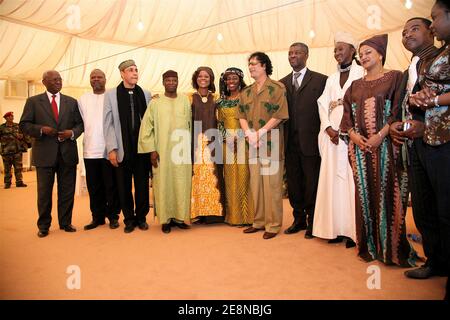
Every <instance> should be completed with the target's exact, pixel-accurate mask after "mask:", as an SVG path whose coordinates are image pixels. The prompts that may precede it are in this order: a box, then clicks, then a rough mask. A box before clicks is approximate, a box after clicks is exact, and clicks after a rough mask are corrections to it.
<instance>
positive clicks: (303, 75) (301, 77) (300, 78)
mask: <svg viewBox="0 0 450 320" xmlns="http://www.w3.org/2000/svg"><path fill="white" fill-rule="evenodd" d="M306 69H307V68H306V67H304V68H303V69H302V70H300V71H298V72H301V74H300V76H299V77H298V78H297V83H298V87H299V88H300V86H301V85H302V81H303V78H304V77H305V73H306ZM294 73H297V71H292V83H294V80H295V77H294Z"/></svg>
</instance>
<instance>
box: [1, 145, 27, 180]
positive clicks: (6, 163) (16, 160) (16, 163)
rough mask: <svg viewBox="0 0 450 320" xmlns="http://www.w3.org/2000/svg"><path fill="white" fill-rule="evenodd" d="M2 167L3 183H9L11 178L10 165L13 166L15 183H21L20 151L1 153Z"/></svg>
mask: <svg viewBox="0 0 450 320" xmlns="http://www.w3.org/2000/svg"><path fill="white" fill-rule="evenodd" d="M2 158H3V168H4V171H5V185H10V184H11V180H12V173H11V171H12V170H11V167H14V175H15V176H16V185H17V184H21V183H23V178H22V170H23V169H22V152H18V153H14V154H7V155H2Z"/></svg>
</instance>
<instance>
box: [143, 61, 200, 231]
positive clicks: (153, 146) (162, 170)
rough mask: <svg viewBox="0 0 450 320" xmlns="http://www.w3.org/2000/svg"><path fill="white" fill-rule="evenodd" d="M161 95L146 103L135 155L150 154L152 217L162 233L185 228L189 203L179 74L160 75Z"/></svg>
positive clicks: (187, 108) (186, 109)
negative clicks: (137, 153)
mask: <svg viewBox="0 0 450 320" xmlns="http://www.w3.org/2000/svg"><path fill="white" fill-rule="evenodd" d="M163 85H164V88H165V92H164V95H161V96H159V97H155V98H154V99H153V100H152V101H151V102H150V104H149V106H148V108H147V111H146V112H145V115H144V118H143V119H142V124H141V128H140V131H139V143H138V152H139V153H147V152H150V159H151V163H152V166H153V194H154V198H155V206H154V207H155V214H156V216H157V217H158V219H159V222H160V223H161V225H162V231H163V232H164V233H169V232H170V231H171V226H177V227H179V228H181V229H188V228H189V226H188V225H187V224H186V223H185V222H184V221H189V219H190V200H191V180H192V177H191V176H192V165H191V149H190V148H191V147H190V146H191V121H192V120H191V105H190V103H189V98H188V97H187V96H185V95H180V94H177V87H178V75H177V73H176V72H175V71H172V70H169V71H166V72H165V73H164V74H163Z"/></svg>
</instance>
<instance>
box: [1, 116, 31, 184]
mask: <svg viewBox="0 0 450 320" xmlns="http://www.w3.org/2000/svg"><path fill="white" fill-rule="evenodd" d="M3 118H5V119H6V122H5V123H4V124H2V125H0V143H1V155H2V158H3V166H4V171H5V180H4V181H5V189H9V188H10V187H11V180H12V173H11V167H12V166H14V174H15V176H16V187H26V186H27V185H26V184H25V183H23V179H22V152H26V150H27V146H26V144H27V139H28V138H26V137H25V135H24V134H23V133H22V132H21V131H20V130H19V124H18V123H14V122H13V120H14V115H13V113H12V112H7V113H5V115H4V116H3Z"/></svg>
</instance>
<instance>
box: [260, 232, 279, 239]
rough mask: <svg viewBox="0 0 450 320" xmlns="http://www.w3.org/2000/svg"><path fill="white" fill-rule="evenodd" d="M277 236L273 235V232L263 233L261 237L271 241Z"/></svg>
mask: <svg viewBox="0 0 450 320" xmlns="http://www.w3.org/2000/svg"><path fill="white" fill-rule="evenodd" d="M276 235H277V234H276V233H273V232H264V235H263V239H266V240H267V239H272V238H273V237H275V236H276Z"/></svg>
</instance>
